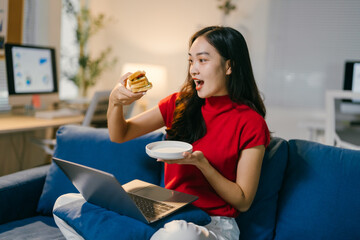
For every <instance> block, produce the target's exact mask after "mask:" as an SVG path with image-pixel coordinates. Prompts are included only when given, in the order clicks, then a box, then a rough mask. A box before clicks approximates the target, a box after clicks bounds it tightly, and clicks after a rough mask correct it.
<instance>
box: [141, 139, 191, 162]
mask: <svg viewBox="0 0 360 240" xmlns="http://www.w3.org/2000/svg"><path fill="white" fill-rule="evenodd" d="M145 149H146V153H147V154H148V155H149V156H150V157H152V158H161V159H165V160H174V159H182V158H184V157H183V155H182V154H183V152H192V149H193V147H192V145H191V144H189V143H186V142H180V141H171V140H166V141H159V142H153V143H149V144H148V145H146V147H145Z"/></svg>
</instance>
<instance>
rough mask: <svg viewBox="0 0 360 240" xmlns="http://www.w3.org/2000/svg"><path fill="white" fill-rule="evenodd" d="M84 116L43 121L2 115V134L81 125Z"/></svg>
mask: <svg viewBox="0 0 360 240" xmlns="http://www.w3.org/2000/svg"><path fill="white" fill-rule="evenodd" d="M83 119H84V116H74V117H64V118H55V119H41V118H35V117H32V116H23V115H3V116H1V115H0V134H3V133H14V132H23V131H32V130H36V129H42V128H49V127H58V126H61V125H65V124H73V123H74V124H75V123H81V122H82V121H83Z"/></svg>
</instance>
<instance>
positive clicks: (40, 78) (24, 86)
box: [5, 43, 59, 106]
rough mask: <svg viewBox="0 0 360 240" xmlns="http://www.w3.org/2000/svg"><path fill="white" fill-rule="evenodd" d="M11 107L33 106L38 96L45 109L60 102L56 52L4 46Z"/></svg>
mask: <svg viewBox="0 0 360 240" xmlns="http://www.w3.org/2000/svg"><path fill="white" fill-rule="evenodd" d="M5 59H6V72H7V83H8V92H9V104H10V105H11V106H19V105H20V106H21V105H22V106H24V105H25V106H26V105H31V104H32V101H33V97H34V96H37V98H38V102H41V105H42V106H45V105H47V104H49V103H53V102H56V101H58V100H59V94H58V81H57V71H56V57H55V49H54V48H51V47H44V46H33V45H21V44H11V43H6V44H5Z"/></svg>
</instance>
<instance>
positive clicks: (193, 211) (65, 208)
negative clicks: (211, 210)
mask: <svg viewBox="0 0 360 240" xmlns="http://www.w3.org/2000/svg"><path fill="white" fill-rule="evenodd" d="M54 215H56V216H57V217H59V218H60V219H62V220H64V221H65V222H66V223H67V224H68V225H69V226H70V227H72V228H73V229H74V230H75V231H76V232H77V233H78V234H80V235H81V236H82V237H83V238H85V239H96V240H101V239H104V240H107V239H119V236H121V239H127V240H129V239H134V240H135V239H136V240H137V239H150V237H151V236H152V235H153V234H154V233H155V232H156V231H157V229H159V228H161V227H163V225H164V224H165V223H167V222H170V221H172V220H179V219H183V220H186V221H188V222H193V223H195V224H198V225H206V224H208V223H210V220H211V219H210V216H209V215H208V214H207V213H205V212H204V211H202V210H200V209H199V208H196V207H194V206H192V205H189V206H186V207H185V208H183V209H180V210H179V211H178V212H176V213H174V214H172V215H170V216H168V217H166V218H164V219H161V220H159V221H157V222H155V223H152V224H145V223H143V222H140V221H138V220H136V219H133V218H130V217H127V216H124V215H120V214H118V213H115V212H113V211H109V210H106V209H104V208H101V207H98V206H96V205H93V204H91V203H88V202H86V201H85V200H84V199H83V198H81V199H76V200H74V201H71V202H69V203H68V204H65V205H62V206H59V207H57V208H55V209H54Z"/></svg>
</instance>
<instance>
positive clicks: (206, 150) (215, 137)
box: [159, 93, 270, 217]
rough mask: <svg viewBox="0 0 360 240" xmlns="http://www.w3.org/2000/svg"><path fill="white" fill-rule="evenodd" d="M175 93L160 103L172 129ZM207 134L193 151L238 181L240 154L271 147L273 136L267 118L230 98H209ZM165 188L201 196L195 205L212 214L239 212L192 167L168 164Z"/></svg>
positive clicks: (165, 120)
mask: <svg viewBox="0 0 360 240" xmlns="http://www.w3.org/2000/svg"><path fill="white" fill-rule="evenodd" d="M177 96H178V93H175V94H172V95H170V96H168V97H166V98H164V99H163V100H161V101H160V103H159V108H160V111H161V114H162V116H163V119H164V122H165V125H166V127H168V128H170V127H171V123H172V119H173V113H174V110H175V100H176V98H177ZM201 112H202V115H203V117H204V120H205V124H206V130H207V131H206V134H205V136H204V137H202V138H201V139H199V140H197V141H196V142H194V143H193V144H192V145H193V151H201V152H203V154H204V155H205V157H206V158H207V159H208V161H209V162H210V163H211V165H212V166H213V167H214V168H216V169H217V171H219V172H220V173H221V174H222V175H223V176H224V177H226V178H227V179H229V180H230V181H233V182H235V180H236V169H237V163H238V160H239V156H240V155H239V153H240V151H241V150H243V149H246V148H252V147H255V146H259V145H265V146H267V145H268V144H269V141H270V133H269V130H268V127H267V125H266V122H265V120H264V118H263V117H262V116H261V115H259V114H258V113H257V112H255V111H254V110H252V109H251V108H250V107H248V106H246V105H243V104H236V103H234V102H232V101H231V100H230V98H229V96H221V97H210V98H207V99H205V104H204V105H203V106H202V108H201ZM165 187H166V188H168V189H173V190H176V191H179V192H185V193H189V194H193V195H196V196H198V197H199V199H198V200H197V201H195V202H194V203H193V204H194V205H195V206H197V207H199V208H201V209H203V210H204V211H205V212H207V213H208V214H209V215H212V216H227V217H236V216H238V214H239V212H238V210H236V209H235V208H234V207H232V206H231V205H230V204H228V203H226V202H225V201H224V200H223V199H222V198H221V197H220V196H219V195H217V193H216V192H215V190H214V189H213V188H212V187H211V185H210V184H209V183H208V182H207V180H206V178H205V177H204V175H203V174H202V173H201V171H200V170H199V169H197V168H196V167H195V166H192V165H179V164H165Z"/></svg>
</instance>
